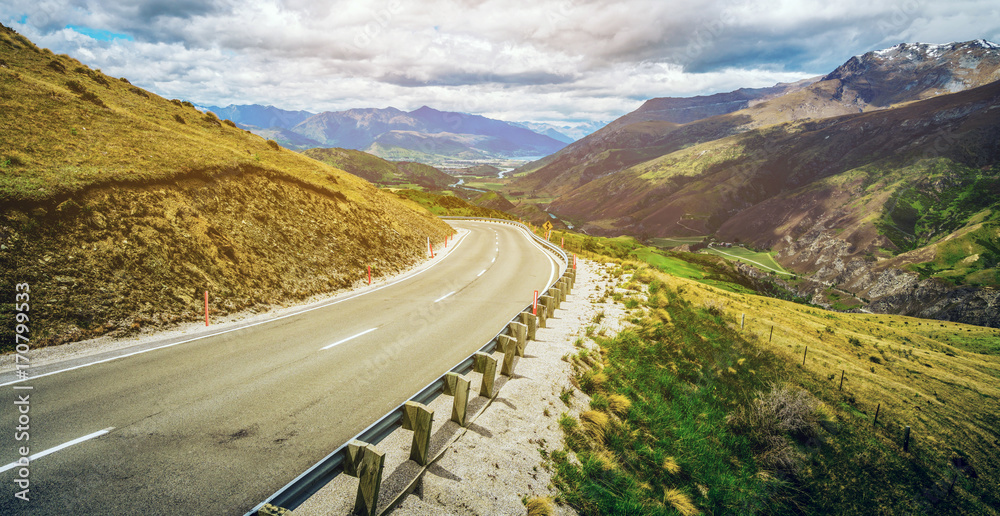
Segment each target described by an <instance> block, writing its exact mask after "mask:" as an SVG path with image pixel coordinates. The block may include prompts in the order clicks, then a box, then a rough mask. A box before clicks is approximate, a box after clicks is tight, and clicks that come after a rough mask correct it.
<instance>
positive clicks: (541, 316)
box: [536, 296, 549, 328]
mask: <svg viewBox="0 0 1000 516" xmlns="http://www.w3.org/2000/svg"><path fill="white" fill-rule="evenodd" d="M542 297H546V296H542ZM538 306H539V307H540V308H539V310H538V315H537V316H536V317H538V327H539V328H546V327H547V326H545V321H546V319H548V313H549V307H548V305H546V304H545V303H544V302H543V301H542V298H538Z"/></svg>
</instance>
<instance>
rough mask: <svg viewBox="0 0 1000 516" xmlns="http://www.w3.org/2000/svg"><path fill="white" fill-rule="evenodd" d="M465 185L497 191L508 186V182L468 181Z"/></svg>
mask: <svg viewBox="0 0 1000 516" xmlns="http://www.w3.org/2000/svg"><path fill="white" fill-rule="evenodd" d="M465 185H466V186H468V187H469V188H479V189H481V190H489V191H496V190H499V189H501V188H503V187H504V186H506V184H504V183H497V182H491V181H466V183H465Z"/></svg>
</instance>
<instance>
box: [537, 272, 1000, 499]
mask: <svg viewBox="0 0 1000 516" xmlns="http://www.w3.org/2000/svg"><path fill="white" fill-rule="evenodd" d="M636 274H637V275H638V274H639V272H638V271H637V272H636ZM642 281H645V282H648V283H649V285H650V288H651V290H652V291H653V293H652V294H651V295H650V296H649V299H648V300H647V301H646V302H645V307H646V309H647V310H648V314H647V315H646V316H645V317H644V318H642V319H639V320H636V322H637V325H636V326H635V327H633V328H632V329H626V330H624V331H622V332H621V333H619V334H618V335H616V336H615V337H613V338H602V337H594V339H595V342H596V343H597V344H598V345H599V347H600V353H599V357H600V358H601V359H602V365H603V367H598V368H594V369H591V368H590V367H589V359H588V362H584V361H582V360H579V359H575V360H573V361H572V362H571V363H573V364H574V368H575V374H576V379H577V381H578V384H579V385H580V387H581V389H582V390H584V392H586V393H587V394H590V395H591V396H592V397H593V398H594V399H596V400H598V401H597V402H596V403H592V404H591V409H592V410H596V411H600V412H602V413H604V414H605V415H606V417H605V418H599V417H593V416H588V417H587V418H584V417H582V416H581V419H580V420H579V421H577V420H573V419H572V418H564V419H568V420H567V421H564V422H563V423H564V424H563V425H562V428H563V430H564V433H565V435H566V437H565V443H566V447H567V450H566V451H559V452H553V453H552V454H551V455H550V457H551V461H552V466H553V467H554V469H555V471H556V476H555V479H554V483H555V485H556V486H557V487H558V488H559V489H560V490H561V491H562V496H561V498H562V500H563V501H565V502H567V503H569V504H571V505H572V506H573V507H574V508H576V509H577V510H578V511H580V512H581V513H582V514H676V512H675V511H674V509H673V508H672V506H671V504H669V503H665V502H664V497H665V496H666V495H667V494H668V493H673V494H672V496H674V497H675V498H676V497H677V493H680V494H681V495H682V497H686V498H687V499H688V500H689V501H690V502H692V503H693V504H694V506H695V508H696V509H697V510H698V511H700V512H701V513H702V514H756V513H764V514H848V515H867V514H904V513H907V514H942V515H944V514H970V515H971V514H997V507H998V506H1000V505H998V504H1000V496H998V495H997V490H996V485H997V481H998V477H997V473H996V469H995V468H996V466H997V465H998V464H1000V462H998V457H997V455H996V454H995V452H994V451H993V449H994V448H993V445H992V444H990V443H995V442H996V440H997V439H998V438H1000V433H998V423H1000V419H998V417H1000V416H998V414H997V412H996V410H995V405H993V401H995V399H998V396H1000V390H998V389H997V387H996V385H997V381H998V380H1000V360H998V358H997V355H996V352H997V350H998V348H1000V346H998V345H997V344H996V342H997V341H998V339H1000V331H997V330H995V329H990V328H977V327H971V326H966V325H962V324H957V323H944V322H939V321H921V320H919V319H912V318H907V317H900V316H888V315H871V314H838V313H832V312H825V311H822V310H817V309H815V308H810V307H807V306H803V305H797V304H792V303H787V302H784V301H779V300H774V299H767V298H762V297H758V296H749V295H740V294H733V293H727V292H723V291H719V290H717V289H713V288H709V287H705V286H703V285H700V284H698V283H693V282H691V281H689V280H683V279H679V278H675V277H671V276H668V275H662V274H658V273H653V274H652V275H649V274H648V273H643V274H642ZM654 287H655V288H654ZM741 314H746V315H747V317H746V320H747V327H746V329H742V330H741V328H740V322H739V321H740V316H741ZM770 328H774V333H773V338H772V336H769V334H768V330H769V329H770ZM990 339H992V342H991V340H990ZM803 346H808V347H809V354H808V357H809V358H808V360H807V363H806V365H805V367H803V366H802V365H801V363H802V362H801V361H802V351H803ZM904 346H905V347H904ZM952 346H954V347H952ZM590 356H591V357H593V356H595V353H593V352H591V353H590ZM871 357H876V358H878V360H877V361H876V360H872V359H871ZM841 370H846V378H847V381H846V382H845V384H844V388H843V390H841V389H840V388H839V387H838V382H837V381H838V380H839V374H840V372H841ZM595 371H600V373H599V374H600V375H601V377H602V378H601V381H599V382H595V381H593V379H594V378H595V377H596V376H598V373H595ZM772 384H780V385H784V386H785V390H783V391H782V392H787V393H795V392H800V391H802V390H804V391H805V392H806V393H808V394H804V395H803V396H804V398H803V399H805V400H812V401H811V402H810V404H809V406H810V407H812V408H809V409H808V410H805V411H802V412H801V414H803V418H804V421H805V426H803V427H801V429H800V430H795V431H783V430H781V429H780V427H775V426H774V423H773V421H776V420H770V419H767V418H764V419H760V420H755V419H754V418H751V417H748V416H747V414H756V413H757V412H754V407H758V406H759V405H757V404H756V403H757V402H755V400H756V399H762V398H764V397H766V393H767V392H769V391H770V386H771V385H772ZM771 392H774V391H771ZM619 395H621V396H625V397H626V398H627V399H628V400H629V401H630V402H631V407H630V408H628V410H627V411H625V412H622V413H615V412H613V411H611V409H610V408H608V406H609V404H608V403H605V400H610V399H613V397H614V396H619ZM877 403H881V411H880V415H879V420H878V423H877V424H875V425H874V426H873V420H874V411H875V406H876V404H877ZM789 406H791V405H789ZM776 414H777V413H776ZM765 415H766V414H765ZM595 421H597V422H600V421H606V422H605V423H604V424H603V425H600V428H597V427H596V426H595V423H594V422H595ZM755 421H756V422H755ZM769 421H771V422H770V423H769ZM903 426H911V427H912V428H913V433H912V440H911V445H910V449H909V451H908V452H904V451H902V449H901V445H900V435H901V430H902V427H903ZM776 428H777V430H776ZM762 436H763V437H765V438H764V439H762V438H761V437H762ZM769 436H770V437H769ZM961 436H970V437H961ZM972 436H974V437H972ZM774 439H777V441H774ZM768 442H771V443H774V442H778V443H782V442H783V443H784V444H783V445H781V446H773V445H767V443H768ZM570 453H572V454H575V457H576V461H573V460H571V458H570V456H569V454H570ZM776 457H777V458H783V459H787V461H784V462H783V461H776V460H775V458H776ZM956 461H957V462H956ZM955 464H960V465H963V466H962V468H963V469H956V467H955V466H954V465H955ZM965 464H969V465H971V466H972V467H973V468H974V470H973V469H969V468H967V467H965V466H964V465H965ZM672 465H676V466H679V470H678V469H676V468H673V467H668V466H672ZM956 473H958V476H957V477H955V478H956V482H955V489H954V491H953V492H952V493H951V494H948V491H947V488H948V485H949V484H950V482H951V479H952V478H953V476H954V475H955V474H956Z"/></svg>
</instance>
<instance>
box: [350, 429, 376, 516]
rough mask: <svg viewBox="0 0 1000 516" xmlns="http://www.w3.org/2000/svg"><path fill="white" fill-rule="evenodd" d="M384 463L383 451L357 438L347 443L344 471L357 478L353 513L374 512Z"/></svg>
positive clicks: (370, 513)
mask: <svg viewBox="0 0 1000 516" xmlns="http://www.w3.org/2000/svg"><path fill="white" fill-rule="evenodd" d="M384 465H385V453H383V452H380V451H379V450H378V448H376V447H375V446H373V445H371V444H368V443H363V442H361V441H358V440H357V439H355V440H353V441H351V442H349V443H347V460H345V461H344V473H345V474H347V475H350V476H352V477H357V478H358V496H357V498H356V499H355V501H354V514H364V515H366V516H374V515H375V514H376V512H375V510H376V508H377V507H378V492H379V488H380V487H381V486H382V469H383V466H384Z"/></svg>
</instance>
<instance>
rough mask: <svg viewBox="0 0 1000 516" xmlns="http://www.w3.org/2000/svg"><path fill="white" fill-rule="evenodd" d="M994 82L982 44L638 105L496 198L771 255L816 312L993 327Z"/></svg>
mask: <svg viewBox="0 0 1000 516" xmlns="http://www.w3.org/2000/svg"><path fill="white" fill-rule="evenodd" d="M998 79H1000V47H998V46H997V45H995V44H993V43H990V42H988V41H983V40H979V41H969V42H965V43H951V44H946V45H927V44H900V45H896V46H894V47H891V48H888V49H885V50H881V51H876V52H869V53H866V54H864V55H860V56H855V57H852V58H851V59H850V60H848V61H847V62H846V63H844V64H843V65H842V66H840V67H838V68H837V69H836V70H834V71H833V72H831V73H830V74H828V75H826V76H823V77H817V78H813V79H808V80H805V81H801V82H799V83H795V84H783V85H777V86H775V87H772V88H764V89H742V90H737V91H734V92H731V93H726V94H719V95H712V96H706V97H694V98H688V99H672V98H662V99H652V100H650V101H647V102H646V103H645V104H644V105H643V106H642V107H641V108H640V109H638V110H636V111H634V112H632V113H629V114H627V115H625V116H623V117H621V118H620V119H618V120H616V121H614V122H612V123H611V124H609V125H608V126H607V127H605V128H603V129H601V130H600V131H597V132H595V133H594V134H591V135H590V136H587V137H586V138H583V139H581V140H579V141H577V142H574V143H572V144H570V145H568V146H567V147H566V148H565V149H563V150H561V151H560V152H558V153H556V154H554V155H552V156H548V157H546V158H544V159H542V160H539V161H537V162H534V163H531V164H529V165H526V166H524V167H522V168H521V169H520V170H519V171H520V172H528V174H527V175H525V176H523V177H521V178H519V179H518V180H517V181H515V182H514V183H512V184H511V185H509V186H508V187H507V189H508V191H514V192H524V191H531V192H533V194H534V195H535V196H537V197H546V196H548V197H553V198H554V200H553V201H552V202H551V203H548V204H546V205H545V206H544V208H545V209H547V210H548V211H551V212H552V213H555V214H557V215H558V216H560V217H562V218H565V219H568V220H570V221H573V222H575V223H577V224H578V225H582V226H583V228H584V229H585V230H586V231H589V232H593V233H598V234H607V235H617V234H621V233H631V234H633V235H637V236H649V237H653V236H680V235H687V236H690V235H710V234H714V235H716V237H717V238H720V239H724V240H728V241H735V240H736V239H739V240H740V241H741V242H745V243H747V244H749V245H752V246H755V247H758V248H768V249H772V250H774V251H775V252H776V253H777V259H778V262H779V263H780V264H781V265H782V266H785V267H787V268H790V269H791V270H794V271H796V272H798V273H801V274H807V275H809V278H810V281H811V283H809V285H811V286H810V287H802V288H803V289H812V290H811V291H810V294H811V295H813V296H814V301H815V302H819V303H824V304H826V303H828V302H829V301H830V300H829V299H828V298H826V297H825V296H827V295H828V294H829V293H828V292H825V290H827V289H829V288H830V286H831V285H840V286H841V287H843V288H847V289H848V291H849V292H850V293H852V294H854V295H856V296H858V298H859V299H863V300H864V302H862V305H867V306H868V307H869V308H870V309H874V310H879V311H892V312H901V313H908V314H913V315H920V316H925V317H935V318H943V319H952V320H961V321H965V322H972V323H975V324H989V325H994V326H996V325H1000V314H998V313H997V311H996V309H995V308H993V309H990V308H989V307H990V306H995V303H997V302H998V301H1000V294H998V291H997V290H996V289H995V288H992V287H995V286H998V285H1000V269H998V261H1000V146H998V144H997V142H998V141H1000V116H998V115H997V114H998V113H1000V111H997V110H1000V83H998V82H996V81H997V80H998ZM982 287H989V288H987V289H985V290H983V289H982ZM990 303H994V304H993V305H991V304H990Z"/></svg>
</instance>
